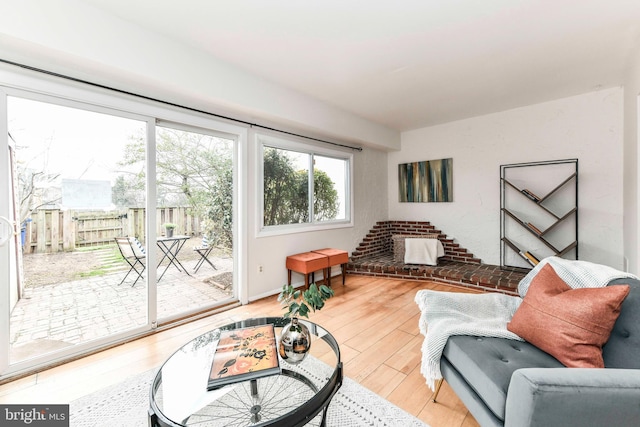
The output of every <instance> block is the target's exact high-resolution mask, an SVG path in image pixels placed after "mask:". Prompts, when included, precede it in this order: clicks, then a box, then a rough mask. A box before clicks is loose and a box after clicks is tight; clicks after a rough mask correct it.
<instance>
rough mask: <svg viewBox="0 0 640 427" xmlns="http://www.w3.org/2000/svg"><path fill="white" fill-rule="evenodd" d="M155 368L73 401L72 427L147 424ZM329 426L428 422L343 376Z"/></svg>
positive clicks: (422, 426)
mask: <svg viewBox="0 0 640 427" xmlns="http://www.w3.org/2000/svg"><path fill="white" fill-rule="evenodd" d="M154 374H155V370H151V371H147V372H144V373H142V374H139V375H136V376H134V377H131V378H129V379H128V380H126V381H124V382H122V383H119V384H116V385H114V386H111V387H107V388H105V389H103V390H99V391H97V392H95V393H92V394H89V395H87V396H84V397H81V398H79V399H77V400H74V401H73V402H71V405H70V418H71V419H70V425H71V427H90V426H91V427H103V426H104V427H106V426H109V427H142V426H148V425H149V421H148V417H147V410H148V408H149V390H150V387H151V381H152V380H153V377H154ZM327 426H329V427H332V426H340V427H343V426H344V427H360V426H389V427H396V426H403V427H405V426H408V427H425V426H426V427H428V426H427V425H426V424H425V423H423V422H422V421H420V420H419V419H417V418H416V417H414V416H412V415H411V414H409V413H407V412H406V411H404V410H402V409H400V408H399V407H397V406H395V405H393V404H392V403H390V402H389V401H387V400H385V399H383V398H381V397H380V396H378V395H377V394H375V393H373V392H372V391H370V390H368V389H366V388H365V387H362V386H361V385H360V384H358V383H357V382H355V381H353V380H351V379H349V378H346V377H345V378H344V381H343V384H342V387H340V390H338V393H336V395H335V396H334V397H333V399H332V400H331V403H330V405H329V411H328V413H327Z"/></svg>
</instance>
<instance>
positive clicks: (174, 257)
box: [158, 236, 191, 282]
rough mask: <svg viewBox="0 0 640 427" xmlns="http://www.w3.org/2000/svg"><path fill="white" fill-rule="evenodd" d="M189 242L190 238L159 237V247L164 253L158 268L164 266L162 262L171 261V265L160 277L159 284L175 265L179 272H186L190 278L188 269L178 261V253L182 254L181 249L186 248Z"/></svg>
mask: <svg viewBox="0 0 640 427" xmlns="http://www.w3.org/2000/svg"><path fill="white" fill-rule="evenodd" d="M187 240H189V236H172V237H159V238H158V247H159V248H160V250H161V251H162V253H163V255H162V258H161V259H160V262H159V263H158V267H160V264H162V261H164V260H165V259H167V260H169V264H167V266H166V267H165V268H164V270H163V271H162V274H160V277H158V282H159V281H160V279H162V276H164V273H166V272H167V270H168V269H169V267H170V266H171V265H173V266H174V267H175V268H177V269H178V271H180V272H182V271H184V272H185V273H187V275H188V276H191V274H189V272H188V271H187V269H186V268H184V266H183V265H182V264H181V263H180V260H179V259H178V253H180V249H182V247H183V246H184V244H185V243H186V242H187Z"/></svg>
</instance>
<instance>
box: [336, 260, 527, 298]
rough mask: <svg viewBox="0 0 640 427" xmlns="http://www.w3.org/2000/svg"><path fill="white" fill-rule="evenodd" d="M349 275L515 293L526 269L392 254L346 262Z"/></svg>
mask: <svg viewBox="0 0 640 427" xmlns="http://www.w3.org/2000/svg"><path fill="white" fill-rule="evenodd" d="M347 272H348V273H349V274H358V275H365V276H376V277H389V278H395V279H405V280H433V281H437V282H443V283H449V284H455V285H461V286H466V287H469V288H474V289H482V290H485V291H492V292H500V293H504V294H509V295H517V287H518V283H520V280H522V278H523V277H524V276H525V274H526V272H522V271H512V270H506V269H502V268H501V267H500V266H497V265H490V264H476V263H464V262H456V261H450V260H440V262H439V264H438V265H437V266H429V265H413V264H404V263H402V262H397V261H394V260H393V254H392V253H386V254H376V255H373V256H369V257H361V258H358V259H356V260H355V261H350V262H349V263H348V264H347Z"/></svg>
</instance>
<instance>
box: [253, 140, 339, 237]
mask: <svg viewBox="0 0 640 427" xmlns="http://www.w3.org/2000/svg"><path fill="white" fill-rule="evenodd" d="M308 195H309V172H308V171H307V170H305V169H301V170H298V171H296V170H295V166H294V164H293V160H292V159H291V158H290V157H289V156H288V155H287V152H286V151H285V150H279V149H276V148H270V147H266V148H265V150H264V225H282V224H298V223H305V222H309V196H308ZM338 203H339V200H338V192H337V191H336V189H335V184H334V183H333V181H332V180H331V178H330V177H329V175H328V174H327V173H326V172H324V171H321V170H318V169H316V170H314V173H313V211H314V218H315V220H316V221H326V220H330V219H333V218H335V217H336V215H337V213H338Z"/></svg>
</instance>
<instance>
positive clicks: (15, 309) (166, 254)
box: [0, 86, 240, 378]
mask: <svg viewBox="0 0 640 427" xmlns="http://www.w3.org/2000/svg"><path fill="white" fill-rule="evenodd" d="M111 101H112V100H110V99H109V102H111ZM129 106H130V105H129ZM137 107H138V108H139V109H140V110H141V111H144V114H139V113H138V112H135V113H134V112H130V111H131V110H127V109H125V108H123V109H116V108H113V106H110V107H106V106H104V103H102V104H101V103H89V102H78V101H72V100H70V99H65V98H64V97H61V96H50V95H43V94H40V93H33V92H27V91H24V90H18V89H15V88H10V87H5V88H3V87H1V86H0V131H2V136H0V150H1V154H0V162H1V165H2V168H0V196H2V197H1V198H0V293H1V294H2V297H1V298H0V301H2V305H0V341H1V342H2V347H1V350H0V378H3V377H6V376H10V375H12V374H15V373H17V372H24V371H28V370H29V369H31V368H32V367H35V366H43V365H46V364H48V363H51V362H52V361H61V360H65V359H66V358H69V357H73V356H76V355H78V354H82V353H84V352H87V351H90V350H92V349H95V348H99V347H103V346H105V345H110V344H112V343H115V342H119V341H122V340H126V339H131V337H133V336H136V335H139V334H143V333H146V332H148V331H150V330H152V329H154V328H157V327H158V326H159V325H164V324H168V323H171V322H172V321H175V320H178V319H184V318H187V317H190V316H193V315H196V314H199V313H203V312H206V311H207V310H211V309H213V308H217V307H219V306H222V305H224V304H227V303H229V302H232V301H236V300H237V292H238V291H237V287H236V286H235V282H236V279H235V278H236V277H237V274H236V273H235V272H236V271H237V268H236V265H237V262H238V260H237V257H236V256H235V255H234V254H236V253H237V249H234V241H235V240H236V238H235V235H236V231H235V230H236V229H237V227H236V225H235V223H234V218H235V216H236V215H235V208H234V201H235V200H236V199H237V194H236V192H235V191H236V190H235V188H237V186H236V185H234V184H235V180H236V179H237V172H236V164H237V156H238V141H239V138H240V136H239V134H238V133H235V134H234V133H229V132H228V129H232V130H234V128H231V127H229V126H226V129H225V130H227V132H223V131H221V130H219V129H216V126H215V122H212V121H210V120H208V119H204V118H202V117H195V118H193V117H190V116H189V115H186V114H184V113H180V114H178V113H172V112H166V111H163V110H162V109H160V108H158V107H157V106H154V107H153V108H151V107H148V106H146V105H137ZM133 110H135V108H133ZM158 113H163V114H164V115H166V116H169V117H170V116H172V115H173V116H175V117H176V118H179V119H181V120H182V121H180V120H178V121H175V122H173V121H161V120H160V119H158V118H156V117H155V114H158ZM185 122H190V123H188V124H185ZM221 127H224V125H222V126H221ZM5 165H6V167H5Z"/></svg>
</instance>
